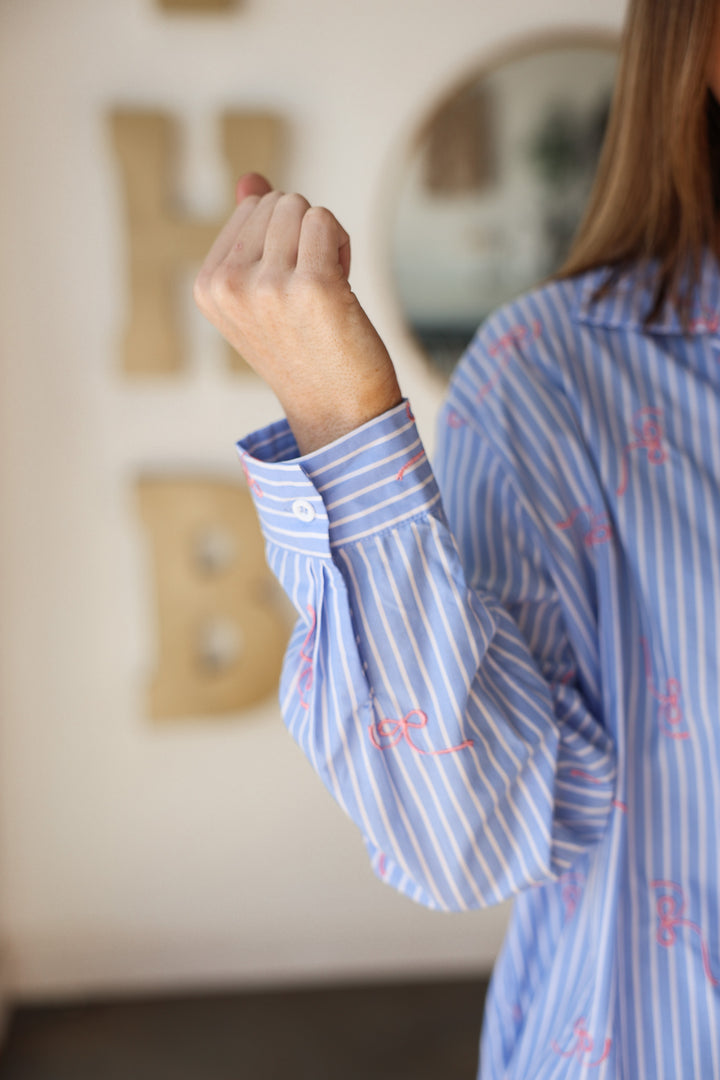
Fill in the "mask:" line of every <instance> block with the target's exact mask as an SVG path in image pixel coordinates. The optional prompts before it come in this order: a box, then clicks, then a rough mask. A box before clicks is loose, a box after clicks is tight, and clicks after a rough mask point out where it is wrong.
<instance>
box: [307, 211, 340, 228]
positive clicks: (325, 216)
mask: <svg viewBox="0 0 720 1080" xmlns="http://www.w3.org/2000/svg"><path fill="white" fill-rule="evenodd" d="M305 216H306V217H307V218H309V220H310V222H311V223H312V224H313V225H317V226H318V228H321V229H330V228H333V227H335V226H336V225H337V221H336V220H335V215H334V214H332V213H331V212H330V211H329V210H328V209H327V207H325V206H311V207H310V209H309V210H308V212H307V214H306V215H305Z"/></svg>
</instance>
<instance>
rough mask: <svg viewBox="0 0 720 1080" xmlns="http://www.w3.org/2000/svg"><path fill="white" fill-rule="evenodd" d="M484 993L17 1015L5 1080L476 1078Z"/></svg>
mask: <svg viewBox="0 0 720 1080" xmlns="http://www.w3.org/2000/svg"><path fill="white" fill-rule="evenodd" d="M485 990H486V983H485V982H484V981H480V980H472V981H469V980H463V981H454V982H437V983H427V982H423V983H417V982H415V983H400V984H398V983H391V984H388V983H383V984H382V985H380V986H362V987H357V986H353V987H337V988H331V989H311V990H301V991H300V990H294V991H266V992H263V993H235V994H213V995H209V996H202V997H175V998H144V999H138V998H132V999H127V1000H118V1001H110V1002H97V1003H93V1004H83V1005H45V1006H32V1007H22V1008H18V1009H16V1010H15V1013H14V1015H13V1018H12V1022H11V1025H10V1031H9V1035H8V1038H7V1041H6V1044H5V1048H4V1052H3V1054H2V1057H1V1058H0V1080H474V1078H475V1075H476V1072H477V1065H478V1041H479V1035H480V1025H481V1021H482V1010H483V1001H484V998H485Z"/></svg>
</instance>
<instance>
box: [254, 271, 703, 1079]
mask: <svg viewBox="0 0 720 1080" xmlns="http://www.w3.org/2000/svg"><path fill="white" fill-rule="evenodd" d="M651 270H652V264H647V265H646V266H645V267H642V268H641V267H640V266H638V267H637V268H636V271H635V273H634V274H633V275H632V276H626V277H625V278H624V279H623V281H622V282H621V283H620V284H619V285H617V286H616V288H615V289H614V291H613V292H612V293H611V295H610V296H608V297H607V298H606V299H604V300H601V301H598V302H593V301H592V299H591V293H592V291H593V289H594V287H595V286H596V285H597V284H598V283H599V282H600V281H601V280H602V279H603V277H604V274H603V272H602V271H595V272H592V273H589V274H586V275H582V276H578V277H576V278H574V279H571V280H569V281H565V282H556V283H551V284H549V285H544V286H542V287H540V288H538V289H536V290H534V291H533V292H530V293H528V294H527V295H525V296H524V297H522V298H521V299H520V300H518V301H515V302H513V303H512V304H509V305H506V306H505V307H503V308H502V309H501V310H500V311H498V312H497V313H496V314H495V315H493V316H492V317H491V318H490V319H488V320H487V322H486V323H485V324H484V325H483V326H482V327H481V329H480V330H479V331H478V333H477V335H476V336H475V339H474V340H473V342H472V343H471V345H470V347H469V349H468V351H467V353H466V355H465V357H464V358H463V360H462V361H461V363H460V365H459V366H458V368H457V370H456V373H455V375H454V377H453V379H452V383H451V386H450V390H449V393H448V396H447V400H446V402H445V404H444V406H443V409H442V411H441V414H440V417H439V429H438V434H439V441H438V453H437V460H436V462H435V471H434V472H433V470H432V469H431V466H430V464H429V462H428V460H427V457H426V455H425V452H424V449H423V445H422V442H421V440H420V437H419V435H418V431H417V427H416V425H415V422H414V420H413V417H412V413H411V411H410V406H409V404H408V403H407V402H404V403H403V404H401V405H399V406H398V407H397V408H395V409H393V410H391V411H390V412H387V413H385V414H384V415H383V416H380V417H378V418H377V419H375V420H373V421H371V422H370V423H368V424H365V425H364V426H363V427H361V428H359V429H357V430H356V431H354V432H352V433H351V434H349V435H348V436H346V437H344V438H342V439H340V440H338V441H337V442H335V443H333V444H331V445H329V446H326V447H323V448H322V449H320V450H318V451H316V452H314V453H312V454H308V455H306V456H305V457H299V456H298V451H297V446H296V444H295V441H294V439H293V437H292V434H291V432H290V431H289V428H288V426H287V424H286V422H285V421H282V422H280V423H277V424H274V425H271V426H270V427H268V428H266V429H264V430H262V431H260V432H256V433H254V434H252V435H250V436H248V437H247V438H245V439H243V440H241V441H240V442H239V443H238V450H239V452H240V455H241V457H242V460H243V465H244V468H245V470H246V474H247V477H248V480H249V483H250V487H251V490H252V492H253V495H254V497H255V501H256V505H257V509H258V512H259V516H260V521H261V525H262V529H263V532H264V534H265V537H266V541H267V554H268V560H269V563H270V565H271V567H272V568H273V570H274V572H275V573H276V575H277V577H278V578H279V580H280V581H281V583H282V584H283V586H284V588H285V589H286V590H287V592H288V594H289V596H290V597H291V598H292V600H293V602H294V604H295V607H296V609H297V611H298V614H299V619H298V622H297V625H296V627H295V631H294V633H293V636H292V639H291V642H290V645H289V648H288V652H287V655H286V659H285V665H284V668H283V675H282V680H281V687H280V694H281V703H282V708H283V714H284V717H285V720H286V723H287V726H288V728H289V730H290V732H291V734H292V735H293V737H294V738H295V739H296V741H297V742H298V744H299V746H300V747H301V748H302V750H303V751H304V753H305V754H306V755H307V757H308V759H309V760H310V762H311V763H312V765H313V767H314V768H315V770H316V771H317V773H318V775H319V776H320V777H321V779H322V780H323V782H324V783H325V784H326V785H327V787H328V789H329V790H330V791H331V793H332V794H333V796H334V797H335V799H336V800H337V802H338V803H339V804H340V806H341V807H342V808H343V809H344V810H345V811H346V813H348V814H349V815H350V816H351V817H352V819H353V820H354V821H355V822H356V823H357V825H358V826H359V828H360V830H361V831H362V834H363V837H364V839H365V843H366V845H367V848H368V852H369V855H370V859H371V865H372V867H373V869H374V870H375V872H376V873H377V874H378V875H379V876H380V877H381V878H382V879H383V880H384V881H386V882H387V883H388V884H390V885H392V886H394V887H395V888H396V889H398V890H400V891H401V892H402V893H404V894H406V895H407V896H408V897H410V898H411V899H412V900H415V901H417V902H418V903H421V904H423V905H426V906H427V907H431V908H436V909H438V910H440V911H459V910H464V909H470V908H477V907H482V906H485V905H489V904H494V903H497V902H498V901H500V900H503V899H506V898H508V897H511V896H514V897H515V902H514V905H513V912H512V916H511V921H510V926H509V930H508V934H507V937H506V940H505V943H504V945H503V948H502V951H501V954H500V956H499V958H498V961H497V963H496V965H495V969H494V972H493V978H492V982H491V987H490V991H489V994H488V999H487V1003H486V1012H485V1020H484V1024H483V1031H482V1040H481V1060H480V1071H479V1074H478V1075H479V1077H480V1078H482V1080H500V1078H501V1077H502V1078H503V1080H560V1078H564V1077H581V1076H582V1077H586V1076H596V1077H598V1078H605V1080H610V1078H612V1080H620V1078H621V1080H698V1078H702V1080H709V1078H716V1080H717V1078H720V906H719V903H718V901H719V899H720V897H719V883H720V872H719V865H720V832H719V830H720V679H719V674H720V644H719V642H718V633H717V630H718V624H719V619H720V610H719V609H720V270H719V269H718V265H717V262H716V260H715V259H714V257H713V256H712V255H711V254H710V253H709V252H706V254H705V259H704V264H703V276H702V287H701V288H700V289H699V290H698V292H697V295H696V296H695V299H694V308H693V313H692V323H691V331H690V333H689V334H688V335H683V333H682V331H681V327H680V325H679V322H678V320H677V317H676V315H675V314H674V311H673V310H672V309H671V308H670V307H669V306H666V308H665V309H664V310H663V312H662V314H661V318H660V319H659V320H658V322H657V323H655V324H654V326H653V329H652V331H651V332H650V333H648V332H645V331H644V330H643V328H642V317H643V314H644V312H645V310H646V307H647V304H648V302H649V299H650V291H649V289H650V281H651V278H650V276H649V274H650V271H651ZM646 273H647V275H648V276H647V277H646ZM436 478H437V480H436ZM440 493H441V494H442V498H441V496H440Z"/></svg>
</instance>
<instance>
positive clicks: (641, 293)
mask: <svg viewBox="0 0 720 1080" xmlns="http://www.w3.org/2000/svg"><path fill="white" fill-rule="evenodd" d="M658 267H659V260H657V259H646V260H642V261H641V262H638V263H636V264H634V265H633V267H632V269H629V270H627V271H625V272H624V273H623V274H622V275H621V276H620V277H619V279H618V281H617V282H616V284H615V285H614V286H613V287H612V288H611V289H610V292H609V293H608V294H607V296H604V297H603V298H602V299H601V300H596V301H593V300H592V294H593V292H594V291H595V289H597V288H598V287H599V285H600V284H601V283H602V282H603V281H605V279H606V277H607V274H608V268H607V267H600V268H598V269H597V270H591V271H590V272H589V273H587V274H584V275H583V276H582V278H581V279H580V280H581V287H580V296H579V302H578V308H577V312H576V318H577V320H578V321H579V322H584V323H592V324H594V325H596V326H606V327H611V328H613V327H614V328H619V327H622V328H624V329H631V330H640V331H642V332H643V333H650V334H683V333H684V331H683V327H682V323H681V321H680V317H679V315H678V313H677V311H676V310H675V306H674V305H673V304H672V302H671V301H670V300H666V301H665V302H664V304H663V305H662V307H661V308H660V312H659V315H658V317H657V319H656V320H655V321H654V322H653V323H652V325H651V326H650V327H649V328H648V330H647V331H646V330H645V328H644V326H643V319H644V317H645V314H646V313H647V312H648V311H649V310H650V307H651V305H652V302H653V282H654V279H655V276H656V272H657V269H658ZM689 333H690V335H691V336H697V335H700V334H717V333H720V266H719V265H718V260H717V256H716V255H715V254H714V253H713V252H712V251H711V250H710V249H709V248H705V249H704V251H703V257H702V263H701V275H700V284H699V287H698V288H697V289H696V290H695V293H694V294H693V301H692V305H691V313H690V329H689Z"/></svg>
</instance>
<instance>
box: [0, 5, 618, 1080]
mask: <svg viewBox="0 0 720 1080" xmlns="http://www.w3.org/2000/svg"><path fill="white" fill-rule="evenodd" d="M623 13H624V3H623V0H602V2H598V0H505V2H504V3H503V4H501V5H498V4H497V3H496V2H494V0H443V3H442V4H440V3H437V2H436V0H389V2H388V0H363V2H362V3H360V2H357V3H356V2H353V0H348V2H346V3H343V4H339V3H337V0H125V2H124V3H117V2H113V0H62V3H60V2H58V0H0V147H1V149H0V155H1V160H2V169H1V170H0V195H1V198H0V237H1V238H2V243H1V244H0V496H1V499H2V501H1V503H0V596H1V597H2V608H1V612H2V614H1V615H0V999H1V1001H2V1030H3V1033H4V1042H3V1044H2V1046H1V1047H0V1078H3V1080H10V1078H13V1080H14V1078H16V1077H17V1078H23V1080H45V1078H46V1077H47V1078H50V1077H52V1080H62V1078H64V1077H68V1078H73V1080H83V1078H84V1077H85V1076H86V1075H87V1076H90V1075H93V1076H95V1077H96V1076H97V1075H98V1074H100V1075H102V1076H103V1077H114V1076H115V1075H116V1074H117V1075H118V1076H121V1075H122V1076H123V1077H125V1078H126V1077H127V1076H128V1075H132V1076H133V1078H134V1080H136V1078H142V1077H145V1076H147V1077H162V1076H165V1075H168V1076H170V1075H172V1076H173V1078H174V1080H182V1078H183V1077H188V1078H193V1077H197V1078H198V1080H200V1078H201V1077H202V1078H203V1080H214V1078H215V1077H218V1078H219V1077H224V1078H225V1077H241V1076H242V1077H244V1076H248V1077H256V1078H261V1080H262V1078H263V1077H271V1076H278V1077H279V1076H281V1075H282V1076H286V1075H288V1072H289V1071H290V1072H291V1074H292V1075H294V1076H295V1077H296V1078H298V1077H304V1076H305V1075H307V1076H313V1077H321V1076H328V1077H330V1076H338V1077H339V1076H343V1077H344V1078H346V1080H347V1078H350V1077H354V1076H358V1077H359V1076H365V1075H368V1074H369V1073H370V1072H372V1075H373V1076H374V1077H376V1078H377V1077H380V1078H381V1077H384V1076H388V1077H391V1076H392V1077H400V1076H406V1075H407V1076H408V1077H413V1078H414V1080H419V1078H421V1077H424V1076H442V1077H443V1080H451V1078H452V1077H454V1076H458V1077H459V1076H466V1077H468V1078H469V1077H473V1076H474V1075H475V1070H476V1068H477V1042H478V1038H479V1031H480V1023H481V1017H482V997H483V993H484V987H485V985H486V980H487V977H488V975H489V973H490V971H491V969H492V964H493V960H494V958H495V956H496V954H497V951H498V949H499V946H500V943H501V941H502V937H503V933H504V929H505V925H506V922H507V916H508V912H509V909H508V907H507V906H504V907H499V908H496V909H492V910H487V911H476V912H469V913H466V914H461V915H459V914H437V913H433V912H430V911H427V910H425V909H423V908H421V907H419V906H416V905H414V904H412V903H411V902H410V901H408V900H406V899H405V898H403V897H401V896H400V895H399V894H396V893H394V892H393V891H392V890H390V889H389V888H388V887H387V886H385V885H383V884H382V883H381V882H379V880H378V879H377V878H376V877H375V876H374V875H373V873H372V872H371V870H370V868H369V865H368V863H367V858H366V852H365V847H364V844H363V842H362V838H361V836H360V834H359V833H358V832H357V830H356V828H355V826H354V825H353V824H352V823H351V822H350V821H349V820H348V819H347V818H345V817H344V815H343V813H342V811H341V810H340V809H339V808H338V807H337V806H336V804H335V803H334V802H333V800H332V799H331V797H330V795H329V794H328V793H327V792H326V790H325V789H324V787H323V786H322V784H321V783H320V782H319V781H318V780H317V779H316V777H315V776H314V775H313V772H312V770H311V767H310V765H309V764H308V763H307V762H306V760H305V759H304V757H303V756H302V754H301V752H300V750H299V749H298V748H297V747H296V745H295V743H294V742H293V741H292V739H291V738H290V736H289V735H288V734H287V732H286V730H285V728H284V726H283V724H282V719H281V716H280V712H279V707H278V704H277V694H276V686H277V680H278V676H279V670H280V663H281V659H282V654H283V650H284V646H285V643H286V641H287V637H288V635H289V631H290V627H291V625H292V617H293V615H292V609H291V607H290V605H289V602H288V601H287V600H286V598H285V597H284V596H283V595H281V594H280V591H279V589H278V588H277V586H276V584H275V582H274V580H273V579H272V578H271V576H270V574H269V571H267V570H266V568H265V564H264V556H263V550H262V542H261V538H260V534H259V528H258V526H257V522H256V518H255V514H254V510H253V508H252V505H251V502H250V498H249V495H248V492H247V489H246V487H245V481H244V477H243V474H242V469H241V468H240V463H239V461H238V459H237V456H236V452H235V449H234V443H235V441H236V440H237V439H238V438H240V437H241V436H242V435H244V434H246V433H247V432H249V431H250V430H252V429H254V428H256V427H258V426H260V425H262V424H265V423H267V422H269V421H271V420H274V419H277V418H278V417H279V415H280V411H279V407H278V405H277V402H276V400H275V399H274V397H273V395H272V393H271V392H270V391H269V390H268V389H267V388H265V387H264V385H263V384H262V383H261V382H260V381H259V380H258V379H257V378H256V377H255V376H254V375H252V373H250V372H249V371H248V370H247V369H245V367H244V365H243V364H242V362H241V361H240V360H239V358H238V357H236V356H233V355H231V353H230V350H229V349H228V348H227V347H226V346H225V344H224V343H223V341H222V339H220V337H219V335H218V334H217V333H216V331H215V330H214V329H213V328H212V327H211V326H210V325H209V324H207V323H206V322H205V321H204V320H203V318H202V316H200V314H199V312H198V311H197V309H196V308H195V305H194V303H193V301H192V296H191V289H192V281H193V279H194V276H195V274H196V273H197V271H198V269H199V266H200V264H201V262H202V260H203V258H204V256H205V254H206V252H207V250H208V249H209V247H210V245H211V243H212V240H213V239H214V237H215V235H216V233H217V231H218V230H219V228H220V226H221V225H222V223H223V222H224V221H225V220H226V219H227V217H228V216H229V215H230V213H231V212H232V209H233V206H234V200H233V191H234V184H235V180H236V179H237V176H238V175H240V173H242V172H244V171H247V170H249V169H254V170H258V171H260V172H264V173H266V175H268V177H269V178H270V180H271V181H272V182H273V183H274V185H275V186H277V187H279V188H281V189H283V190H286V191H293V190H295V191H300V192H302V193H303V194H304V195H305V196H306V197H307V198H308V199H309V200H310V201H311V202H312V203H314V204H321V205H326V206H328V207H330V208H331V209H332V210H333V212H334V213H335V214H336V215H337V217H338V218H339V220H340V221H341V222H342V223H343V225H344V226H345V228H346V229H347V230H348V231H349V232H350V234H351V237H352V242H353V268H352V273H351V281H352V284H353V288H354V290H355V292H356V293H357V295H358V296H359V298H360V301H361V303H362V304H363V306H364V307H365V309H366V310H367V312H368V314H369V315H370V318H371V319H372V320H373V322H374V323H375V325H376V326H377V327H378V329H379V331H380V333H381V335H382V337H383V339H384V340H385V342H386V344H387V346H388V348H389V350H390V353H391V355H392V356H393V358H394V360H395V363H396V366H397V369H398V372H399V377H400V382H401V386H402V388H403V391H404V392H405V393H406V394H407V395H408V396H409V398H410V400H411V402H412V405H413V410H414V412H415V415H416V417H417V419H418V423H419V427H420V431H421V434H422V435H423V437H424V440H425V443H426V446H427V447H428V450H429V452H430V455H431V457H432V451H433V445H434V419H435V414H436V412H437V409H438V407H439V404H440V401H441V399H442V394H443V391H444V387H445V385H446V383H447V378H448V375H449V372H450V371H451V370H452V367H453V365H454V364H455V363H456V361H457V359H458V357H459V355H460V353H461V352H462V349H463V348H464V346H465V344H466V343H467V341H468V340H469V338H470V337H471V336H472V333H473V332H474V330H475V329H476V327H477V325H478V324H479V323H480V322H481V321H482V319H483V318H485V316H486V315H487V314H489V312H490V311H491V310H493V308H494V307H497V306H498V305H499V304H500V303H502V302H503V301H504V300H506V299H510V298H511V297H512V296H515V295H517V294H519V293H520V292H522V291H524V290H525V289H527V288H529V287H530V286H531V285H532V284H534V283H535V282H537V281H539V280H540V279H541V278H542V277H543V276H545V275H546V274H549V273H550V272H552V270H553V269H554V268H556V267H557V266H558V265H559V263H560V261H561V260H562V257H563V255H564V253H565V251H566V250H567V247H568V245H569V242H570V238H571V236H572V232H573V230H574V228H575V227H576V225H577V221H578V219H579V215H580V213H581V211H582V207H583V204H584V201H585V199H586V197H587V193H588V190H589V185H590V183H591V182H592V175H593V171H594V168H595V164H596V160H597V153H598V151H599V147H600V143H601V140H602V133H603V130H604V124H605V120H606V117H607V109H608V106H609V101H610V95H611V92H612V85H613V79H614V72H615V63H616V52H617V42H618V34H619V30H620V28H621V25H622V17H623ZM150 1033H152V1034H150ZM269 1033H271V1034H269ZM203 1040H204V1042H203ZM413 1054H415V1058H414V1059H413V1057H412V1055H413ZM303 1055H305V1056H303ZM413 1062H414V1063H413ZM303 1069H306V1071H303ZM423 1069H424V1070H425V1071H423ZM353 1070H355V1071H353ZM383 1070H384V1071H383Z"/></svg>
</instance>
